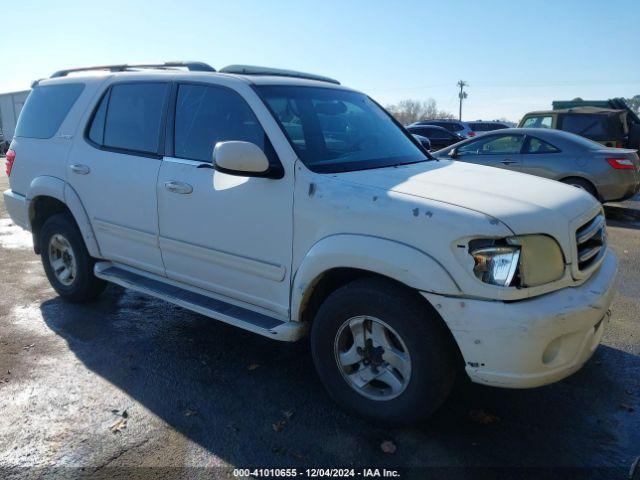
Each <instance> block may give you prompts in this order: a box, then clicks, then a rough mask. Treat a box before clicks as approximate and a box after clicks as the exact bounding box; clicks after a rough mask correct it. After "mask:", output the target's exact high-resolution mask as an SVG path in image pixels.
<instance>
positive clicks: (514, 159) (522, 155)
mask: <svg viewBox="0 0 640 480" xmlns="http://www.w3.org/2000/svg"><path fill="white" fill-rule="evenodd" d="M434 156H435V157H436V158H453V159H455V160H460V161H463V162H470V163H478V164H481V165H488V166H491V167H498V168H506V169H508V170H515V171H519V172H524V173H529V174H532V175H537V176H539V177H545V178H550V179H553V180H559V181H561V182H564V183H567V184H569V185H573V186H575V187H579V188H582V189H584V190H586V191H588V192H589V193H591V194H592V195H593V196H594V197H596V198H598V199H599V200H600V201H601V202H607V201H614V200H625V199H627V198H630V197H632V196H633V195H635V194H636V193H637V192H638V191H639V190H640V160H639V159H638V154H637V153H636V152H635V151H634V150H630V149H621V148H610V147H604V146H602V145H600V144H599V143H596V142H594V141H591V140H589V139H586V138H584V137H581V136H579V135H574V134H572V133H568V132H563V131H560V130H552V129H544V128H508V129H503V130H500V131H499V132H495V133H487V134H485V135H482V136H480V137H479V138H473V139H469V140H465V141H464V142H460V143H459V144H456V145H452V146H450V147H447V148H444V149H442V150H439V151H437V152H435V153H434ZM496 193H499V192H496Z"/></svg>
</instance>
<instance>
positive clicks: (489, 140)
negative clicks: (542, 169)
mask: <svg viewBox="0 0 640 480" xmlns="http://www.w3.org/2000/svg"><path fill="white" fill-rule="evenodd" d="M523 144H524V135H521V134H514V133H509V134H491V133H487V134H485V135H482V136H481V137H479V138H478V139H477V140H473V141H471V142H469V143H465V144H464V145H460V146H459V147H458V148H457V149H456V153H457V158H456V159H457V160H461V161H463V162H471V163H477V164H480V165H487V166H489V167H497V168H506V169H508V170H520V154H521V151H522V146H523Z"/></svg>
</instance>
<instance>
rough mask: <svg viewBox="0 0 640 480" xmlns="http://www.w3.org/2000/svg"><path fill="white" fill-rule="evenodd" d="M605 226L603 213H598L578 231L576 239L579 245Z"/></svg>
mask: <svg viewBox="0 0 640 480" xmlns="http://www.w3.org/2000/svg"><path fill="white" fill-rule="evenodd" d="M603 226H604V217H603V216H602V215H598V216H597V217H595V218H594V219H592V220H591V221H590V222H589V223H587V224H586V225H583V226H582V227H581V228H579V229H578V231H577V232H576V241H577V242H578V245H580V244H583V243H585V242H586V241H587V240H589V239H590V238H591V237H593V236H594V235H595V234H596V233H598V231H599V230H600V229H601V228H602V227H603Z"/></svg>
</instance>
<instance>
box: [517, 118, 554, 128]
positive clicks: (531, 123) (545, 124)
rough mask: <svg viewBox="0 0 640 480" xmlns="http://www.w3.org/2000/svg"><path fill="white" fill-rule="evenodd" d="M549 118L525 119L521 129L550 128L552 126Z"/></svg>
mask: <svg viewBox="0 0 640 480" xmlns="http://www.w3.org/2000/svg"><path fill="white" fill-rule="evenodd" d="M552 120H553V119H552V118H551V116H540V117H527V118H526V119H525V121H524V123H523V124H522V127H523V128H551V127H552V125H553V121H552Z"/></svg>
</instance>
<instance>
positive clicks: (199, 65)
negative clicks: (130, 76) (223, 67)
mask: <svg viewBox="0 0 640 480" xmlns="http://www.w3.org/2000/svg"><path fill="white" fill-rule="evenodd" d="M141 68H155V69H160V70H170V69H173V68H186V69H187V70H189V71H190V72H215V71H216V70H215V69H214V68H213V67H212V66H211V65H208V64H206V63H204V62H164V63H140V64H127V63H124V64H121V65H100V66H96V67H84V68H69V69H67V70H59V71H57V72H55V73H54V74H53V75H51V77H50V78H58V77H66V76H67V75H69V74H70V73H75V72H89V71H93V70H108V71H110V72H126V71H128V70H136V69H141Z"/></svg>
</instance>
